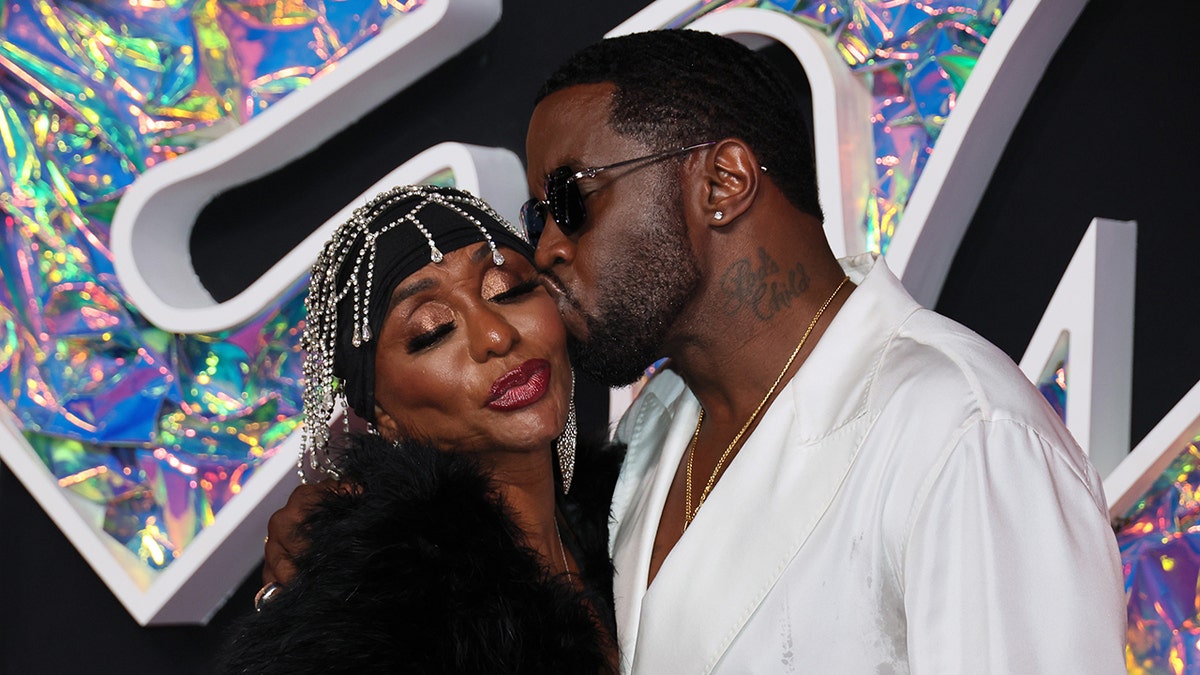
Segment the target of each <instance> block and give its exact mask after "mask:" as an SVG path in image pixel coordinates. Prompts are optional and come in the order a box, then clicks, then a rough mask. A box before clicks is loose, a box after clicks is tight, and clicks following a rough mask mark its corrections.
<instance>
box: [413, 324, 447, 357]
mask: <svg viewBox="0 0 1200 675" xmlns="http://www.w3.org/2000/svg"><path fill="white" fill-rule="evenodd" d="M452 330H454V323H453V322H450V323H444V324H442V325H440V326H438V327H437V328H434V329H433V330H430V331H426V332H424V333H421V334H420V335H418V336H416V337H414V338H412V339H411V340H409V341H408V353H409V354H412V353H415V352H419V351H421V350H422V349H425V348H426V347H432V346H433V345H435V344H437V343H438V340H441V339H442V338H444V337H446V336H447V335H449V334H450V331H452Z"/></svg>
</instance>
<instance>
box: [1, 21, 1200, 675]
mask: <svg viewBox="0 0 1200 675" xmlns="http://www.w3.org/2000/svg"><path fill="white" fill-rule="evenodd" d="M1043 1H1049V0H1043ZM645 4H647V3H646V2H644V1H643V0H609V1H607V2H597V3H584V4H579V3H568V2H559V1H557V0H520V1H519V2H518V1H516V0H509V1H508V2H506V3H505V7H504V16H503V18H502V19H501V21H500V23H499V25H498V26H497V27H496V28H495V29H494V30H493V31H492V32H491V33H489V34H488V35H487V36H485V37H484V38H483V39H482V40H481V41H480V42H478V43H477V44H475V45H474V46H472V47H470V48H468V49H467V50H466V51H465V52H464V53H462V54H461V55H459V56H458V57H456V58H454V59H453V60H451V61H449V62H447V63H446V64H444V65H443V66H442V67H440V68H438V69H437V70H435V71H434V72H433V73H431V74H430V75H429V76H427V77H425V78H424V79H422V80H421V81H420V82H418V83H417V84H416V85H414V86H413V87H411V88H410V89H409V90H407V91H405V92H403V93H401V94H400V95H398V96H397V97H395V98H394V99H393V100H391V101H389V102H388V103H386V104H384V105H383V106H381V107H380V108H379V109H378V110H376V111H375V112H373V113H371V114H369V115H368V116H367V117H366V118H364V119H363V120H362V121H361V122H360V123H359V124H357V125H355V126H354V127H352V128H350V129H348V130H346V131H345V132H344V133H342V134H340V135H339V136H338V137H336V138H335V139H333V140H332V141H330V142H329V143H327V144H326V145H325V146H323V147H321V148H319V149H318V150H316V151H315V152H313V153H312V154H311V155H310V156H308V157H306V158H304V159H302V160H300V161H298V162H297V163H296V164H295V165H293V166H291V167H288V168H286V169H284V170H283V171H281V172H280V173H279V174H277V175H274V176H270V177H267V178H265V179H263V180H260V181H257V182H256V183H255V184H253V185H251V186H247V187H245V188H242V189H239V190H235V191H233V192H231V193H229V194H228V195H225V196H224V197H222V198H221V199H218V200H217V201H215V202H214V203H213V204H212V205H210V206H209V207H208V208H207V209H206V211H205V212H204V213H203V214H202V215H201V218H200V220H199V222H198V224H197V228H196V231H197V237H196V240H195V241H194V242H193V256H194V258H195V260H196V264H197V267H198V268H199V269H200V272H201V275H202V277H203V278H204V280H205V283H206V284H208V285H209V287H210V288H211V289H212V291H213V292H214V294H216V295H218V296H223V297H228V296H229V295H232V294H234V293H236V292H237V291H238V290H240V288H241V287H243V286H244V285H245V284H246V283H248V280H249V278H250V276H249V275H250V274H252V273H254V271H255V270H260V269H263V268H265V267H266V266H267V264H269V259H270V256H272V255H276V256H277V255H279V254H281V253H282V252H283V251H285V250H287V248H289V247H290V246H291V244H292V243H295V242H296V241H299V240H300V239H302V238H303V237H304V236H305V235H306V234H307V233H308V232H310V231H311V230H312V229H314V228H315V227H317V226H318V225H319V224H320V223H321V222H323V221H324V220H325V219H326V218H327V217H328V216H329V215H331V214H333V213H334V212H335V211H336V210H337V209H338V208H339V207H340V206H341V205H342V204H344V203H346V202H347V201H349V200H350V199H352V198H353V197H355V196H356V195H358V194H359V193H360V192H361V191H362V190H364V189H365V188H366V187H367V186H369V185H370V184H372V183H373V182H374V181H375V180H377V179H378V178H379V177H380V176H382V175H384V174H385V173H386V172H387V171H389V170H391V169H393V168H394V167H395V166H397V165H398V164H399V163H401V162H402V161H404V159H406V158H408V157H411V156H413V155H415V154H417V153H418V152H420V151H421V150H424V149H425V148H427V147H429V146H431V145H433V144H435V143H437V142H440V141H444V140H454V141H462V142H468V143H476V144H480V145H492V146H503V147H507V148H510V149H512V150H514V151H515V152H517V153H518V154H519V155H522V156H523V155H524V135H525V125H526V122H527V120H528V115H529V112H530V110H531V101H532V98H533V96H534V93H535V92H536V90H537V87H538V85H539V84H540V82H541V79H542V78H543V77H544V76H545V75H546V74H547V73H548V71H549V69H550V68H552V67H553V66H554V65H556V64H557V63H558V62H559V61H561V60H562V59H563V58H565V57H566V56H567V55H568V54H570V53H571V52H572V51H574V50H575V49H577V48H579V47H581V46H583V45H585V44H588V43H590V42H593V41H595V40H597V39H599V38H600V37H601V36H602V35H603V34H604V33H605V32H606V31H608V30H609V29H611V28H612V27H614V26H616V25H617V24H618V23H620V22H621V21H623V20H624V19H626V18H628V17H629V16H630V15H632V14H633V13H634V12H636V11H637V10H638V9H640V8H641V7H643V6H644V5H645ZM1135 11H1136V12H1138V13H1139V14H1135V13H1134V12H1135ZM1151 12H1152V13H1153V15H1151ZM1198 25H1200V5H1197V4H1195V3H1193V2H1188V1H1186V0H1164V1H1163V2H1159V3H1155V5H1154V6H1153V8H1149V9H1148V8H1146V7H1144V6H1131V5H1130V4H1129V3H1122V2H1118V1H1117V0H1094V1H1093V2H1091V3H1090V4H1089V6H1088V7H1087V8H1086V9H1085V11H1084V13H1083V15H1082V17H1081V18H1080V19H1079V21H1078V22H1077V24H1076V26H1075V27H1074V29H1073V30H1072V32H1071V34H1070V36H1069V37H1068V38H1067V40H1066V41H1065V42H1064V44H1063V46H1062V48H1061V49H1060V50H1059V53H1058V55H1057V56H1056V57H1055V59H1054V61H1053V63H1052V64H1051V66H1050V68H1049V70H1048V71H1047V72H1046V74H1045V76H1044V78H1043V80H1042V84H1041V85H1040V86H1039V88H1038V90H1037V92H1036V93H1035V95H1034V97H1033V99H1032V100H1031V102H1030V103H1029V106H1028V108H1027V110H1026V112H1025V114H1024V116H1023V118H1022V120H1021V122H1020V124H1019V125H1018V127H1017V129H1016V131H1015V132H1014V134H1013V138H1012V140H1011V142H1010V143H1009V146H1008V149H1007V150H1006V152H1005V154H1004V156H1003V158H1002V159H1001V161H1000V163H999V166H998V168H997V170H996V172H995V175H994V177H993V179H992V182H991V185H990V186H989V188H988V191H987V193H986V194H985V196H984V198H983V200H982V202H981V204H980V207H979V209H978V211H977V213H976V214H975V216H974V218H973V219H972V222H971V226H970V229H969V231H968V233H967V235H966V238H965V239H964V241H963V244H962V247H961V249H960V251H959V253H958V255H957V257H956V259H955V263H954V266H953V268H952V269H951V271H950V275H949V277H948V279H947V281H946V286H945V290H944V291H943V293H942V297H941V299H940V300H939V302H938V305H937V309H938V310H939V311H941V312H943V313H945V314H947V315H949V316H951V317H953V318H956V319H958V320H960V321H962V322H963V323H965V324H967V325H968V326H970V327H972V328H974V329H975V330H977V331H978V332H980V333H982V334H983V335H984V336H985V337H987V338H989V339H991V340H992V341H994V342H996V343H997V344H998V345H999V346H1000V347H1001V348H1003V349H1004V350H1005V351H1006V352H1008V353H1009V355H1011V356H1012V357H1013V358H1014V359H1019V358H1020V356H1021V354H1022V352H1023V351H1024V349H1025V345H1026V343H1027V342H1028V340H1029V338H1030V336H1031V335H1032V334H1033V331H1034V328H1035V327H1036V325H1037V322H1038V320H1039V319H1040V317H1041V314H1042V311H1043V310H1044V309H1045V306H1046V304H1047V303H1048V302H1049V299H1050V296H1051V294H1052V293H1053V292H1054V288H1055V286H1056V285H1057V282H1058V280H1059V278H1060V276H1061V274H1062V272H1063V270H1065V269H1066V266H1067V263H1068V261H1069V260H1070V258H1071V255H1072V254H1073V253H1074V250H1075V247H1076V245H1077V244H1078V242H1079V239H1080V238H1081V237H1082V236H1083V232H1084V230H1085V229H1086V228H1087V225H1088V223H1089V222H1090V221H1091V219H1092V218H1093V217H1096V216H1103V217H1109V218H1119V219H1136V220H1138V221H1139V229H1138V275H1137V307H1136V319H1135V338H1134V339H1135V355H1134V369H1135V370H1134V378H1133V427H1132V432H1133V442H1134V443H1136V442H1137V441H1138V440H1140V439H1141V438H1142V437H1143V436H1144V435H1145V434H1146V433H1147V432H1148V431H1149V430H1150V429H1151V428H1152V427H1153V426H1154V424H1155V423H1157V421H1158V420H1159V419H1160V418H1161V417H1162V416H1163V415H1164V414H1165V413H1166V412H1167V411H1168V410H1170V408H1171V407H1172V406H1173V405H1174V404H1175V402H1176V401H1178V400H1179V398H1180V397H1181V396H1183V394H1185V393H1186V392H1187V391H1188V389H1189V388H1190V387H1191V386H1192V385H1193V384H1195V383H1196V382H1197V381H1198V380H1200V358H1197V357H1196V356H1195V353H1196V352H1195V349H1194V348H1193V347H1192V344H1191V343H1192V341H1193V340H1194V338H1193V336H1192V333H1191V328H1192V326H1191V323H1192V321H1193V320H1194V318H1195V317H1197V316H1200V298H1198V294H1197V293H1196V289H1197V287H1198V286H1200V274H1197V271H1196V268H1195V260H1196V255H1195V252H1196V251H1197V250H1198V248H1200V228H1197V227H1196V224H1195V222H1194V217H1193V215H1192V213H1191V212H1189V211H1187V208H1188V207H1187V205H1188V204H1189V203H1194V196H1192V195H1191V192H1190V191H1191V190H1192V189H1194V188H1193V186H1192V185H1191V184H1190V183H1191V182H1192V181H1194V179H1195V178H1194V177H1195V170H1194V167H1193V164H1194V161H1195V157H1196V156H1197V154H1198V151H1200V142H1198V139H1197V132H1196V130H1195V128H1194V127H1187V126H1185V121H1186V120H1191V119H1194V117H1195V113H1194V109H1189V108H1185V101H1186V100H1190V99H1191V98H1193V97H1194V96H1195V94H1194V92H1192V91H1190V90H1191V89H1193V88H1194V84H1193V81H1194V77H1192V76H1190V75H1186V74H1185V70H1184V67H1185V64H1187V63H1188V60H1187V59H1188V57H1190V56H1191V44H1192V40H1191V33H1192V32H1193V31H1194V30H1195V28H1196V26H1198ZM238 256H242V257H241V258H239V257H238ZM263 256H265V257H266V258H267V259H268V262H267V263H265V264H264V262H263ZM231 269H240V270H245V272H244V276H242V277H236V278H235V277H233V276H230V275H228V274H227V271H228V270H231ZM223 272H224V273H223ZM593 394H595V392H593ZM593 398H596V399H597V400H598V397H596V396H593ZM600 415H601V411H599V410H593V411H592V414H591V418H592V419H593V420H594V421H595V420H598V419H600ZM0 514H2V515H0V673H6V674H7V673H12V674H16V673H21V674H24V673H74V672H88V673H122V672H159V673H203V672H207V671H208V664H209V663H210V662H211V657H212V655H213V653H214V652H215V651H216V650H217V649H218V648H219V645H220V644H221V642H222V640H223V638H224V635H225V632H226V631H227V630H228V627H229V625H230V622H231V621H232V620H233V619H234V618H235V617H236V616H237V615H239V614H241V613H243V612H245V611H247V610H248V608H249V606H250V602H251V598H252V597H253V595H254V592H255V591H256V590H257V588H258V582H257V572H255V573H254V574H252V575H251V576H250V578H248V579H246V580H244V581H243V582H242V583H241V585H240V587H239V588H238V590H237V591H236V592H235V594H234V596H233V597H232V598H231V600H230V601H229V603H228V604H227V605H226V607H225V608H224V609H222V610H221V611H220V612H218V613H217V615H216V616H215V617H214V618H213V620H212V622H211V623H210V624H209V625H208V626H206V627H190V626H189V627H165V628H141V627H139V626H137V624H136V623H135V622H134V621H133V620H132V619H131V618H130V617H129V615H128V614H127V613H126V612H125V610H124V608H122V607H121V605H120V604H119V603H118V602H117V600H116V599H115V598H114V597H113V596H112V594H111V593H110V592H109V591H108V589H107V588H106V587H105V586H104V584H103V583H102V582H101V581H100V579H99V578H98V577H97V576H96V575H95V573H94V572H92V570H91V568H90V567H88V566H87V564H86V563H85V562H84V561H83V559H82V558H81V557H80V556H79V554H78V553H77V552H76V551H75V550H74V548H73V547H72V546H71V545H70V544H69V543H68V542H67V540H66V539H65V538H64V537H63V536H62V535H61V534H60V533H59V532H58V530H57V528H56V527H55V526H54V524H53V523H52V522H51V521H50V519H49V518H48V517H47V516H46V515H45V514H44V513H43V512H42V511H41V509H40V508H39V507H38V505H37V504H36V502H34V500H33V498H32V497H31V496H30V495H29V494H28V493H27V492H26V491H25V489H24V487H23V486H22V485H21V484H20V483H19V482H18V481H17V480H16V479H15V477H13V475H12V474H11V473H10V472H9V471H8V470H7V469H6V468H3V467H0ZM238 581H239V580H231V582H233V583H237V582H238Z"/></svg>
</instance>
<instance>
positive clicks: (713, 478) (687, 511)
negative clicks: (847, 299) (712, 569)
mask: <svg viewBox="0 0 1200 675" xmlns="http://www.w3.org/2000/svg"><path fill="white" fill-rule="evenodd" d="M847 281H850V277H845V276H844V277H842V281H841V283H839V284H838V285H837V288H835V289H833V294H832V295H830V296H829V297H828V298H826V300H825V304H823V305H821V309H818V310H817V313H816V315H814V316H813V318H812V321H810V322H808V329H807V330H805V331H804V335H803V336H801V337H800V343H799V344H797V345H796V348H795V349H793V350H792V355H791V356H789V357H788V360H787V363H785V364H784V365H783V370H781V371H780V372H779V377H776V378H775V382H774V383H773V384H772V385H771V388H770V389H768V390H767V395H766V396H764V397H763V400H762V401H760V402H759V404H758V407H757V408H755V409H754V412H752V413H750V419H748V420H746V423H745V424H743V425H742V428H741V430H740V431H738V432H737V435H736V436H734V437H733V440H732V441H730V442H729V446H728V447H726V448H725V452H723V453H721V458H720V459H718V460H717V466H716V467H714V468H713V470H712V474H710V475H709V477H708V482H707V483H705V485H704V492H701V493H700V502H699V503H698V504H696V508H695V509H694V510H693V509H692V464H693V462H694V460H695V458H696V441H698V440H699V439H700V425H701V424H703V423H704V408H703V407H701V408H700V418H699V419H697V420H696V431H695V432H694V433H693V434H692V442H691V443H689V444H688V449H687V453H688V460H687V487H686V489H685V491H684V494H685V495H686V496H685V500H686V503H685V504H684V512H683V529H684V530H685V531H686V530H687V528H688V525H691V524H692V520H693V519H694V518H695V517H696V514H697V513H700V507H701V506H704V500H705V499H708V493H710V492H712V489H713V486H714V485H716V484H717V476H718V475H719V474H720V473H721V467H723V466H725V460H727V459H729V455H730V453H732V452H733V449H734V448H735V447H737V444H738V441H740V440H742V436H743V435H745V433H746V430H747V429H749V428H750V425H751V424H754V420H756V419H758V414H759V413H760V412H762V409H763V408H764V407H766V405H767V401H769V400H771V396H772V395H773V394H774V393H775V389H776V388H777V387H778V386H779V383H780V382H782V381H783V376H784V375H786V374H787V371H788V370H789V369H790V368H791V367H792V363H793V362H794V361H795V360H796V355H797V354H799V353H800V350H801V349H803V348H804V343H805V342H807V341H808V336H809V335H811V334H812V332H813V328H816V326H817V322H818V321H820V320H821V315H822V314H824V313H825V310H826V309H828V308H829V305H830V303H832V302H833V299H834V298H836V297H837V294H838V293H839V292H840V291H841V290H842V286H845V285H846V282H847Z"/></svg>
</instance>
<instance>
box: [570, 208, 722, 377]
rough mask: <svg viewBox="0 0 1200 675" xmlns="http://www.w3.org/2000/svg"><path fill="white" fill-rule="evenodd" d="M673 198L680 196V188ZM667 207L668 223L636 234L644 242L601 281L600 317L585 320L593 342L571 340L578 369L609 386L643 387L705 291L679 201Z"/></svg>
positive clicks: (648, 226) (657, 222)
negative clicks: (674, 328) (691, 305)
mask: <svg viewBox="0 0 1200 675" xmlns="http://www.w3.org/2000/svg"><path fill="white" fill-rule="evenodd" d="M671 192H676V195H678V188H676V189H675V190H672V191H671ZM662 203H663V205H664V206H665V208H663V209H662V210H661V211H659V212H660V213H662V214H664V217H663V218H660V219H658V220H655V221H651V222H648V223H645V224H644V225H643V226H641V227H640V228H631V231H633V232H636V233H637V238H638V241H636V242H633V245H631V246H629V247H628V249H627V255H625V256H622V257H621V259H620V260H614V261H613V263H612V265H611V266H610V267H609V268H608V270H607V272H606V274H605V275H604V276H603V277H602V278H601V279H599V280H598V281H597V291H598V292H597V293H596V294H595V297H596V298H597V307H596V311H595V313H594V314H588V315H586V316H585V322H586V324H587V335H588V339H587V341H586V342H583V341H581V340H579V339H577V338H575V337H574V336H571V335H568V336H567V348H568V349H569V350H570V354H571V362H572V363H573V364H574V366H575V367H576V368H577V369H578V370H579V371H580V372H582V373H583V374H584V375H586V376H587V377H589V378H591V379H593V380H595V381H597V382H599V383H601V384H604V385H606V386H610V387H620V386H624V385H627V384H630V383H632V382H635V381H637V379H638V378H639V377H641V376H642V373H643V372H645V370H646V368H647V367H649V366H650V365H651V364H652V363H654V361H655V360H657V359H658V358H660V357H662V356H665V354H663V343H664V342H665V339H666V336H667V334H668V333H669V331H670V329H671V328H672V326H673V325H674V323H675V321H676V320H677V319H678V318H679V315H680V314H681V313H682V312H683V309H684V306H685V305H686V304H687V302H688V301H689V300H690V299H691V298H692V296H693V295H694V294H695V293H696V289H697V288H698V287H699V286H700V268H699V266H698V265H697V264H696V259H695V257H694V256H693V255H692V247H691V242H690V241H688V238H687V232H686V226H685V225H684V223H683V214H682V207H681V206H679V199H678V197H677V196H676V198H674V199H670V198H667V199H664V200H663V201H662ZM672 206H674V207H675V208H673V209H672V208H670V207H672Z"/></svg>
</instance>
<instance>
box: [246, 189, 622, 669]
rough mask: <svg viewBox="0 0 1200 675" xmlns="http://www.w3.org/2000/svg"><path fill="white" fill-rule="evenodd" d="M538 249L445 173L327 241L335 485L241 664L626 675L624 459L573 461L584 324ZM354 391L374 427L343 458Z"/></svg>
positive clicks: (386, 200) (316, 335) (323, 351)
mask: <svg viewBox="0 0 1200 675" xmlns="http://www.w3.org/2000/svg"><path fill="white" fill-rule="evenodd" d="M532 257H533V249H532V248H531V247H530V245H529V243H528V242H527V241H526V239H525V235H524V233H523V232H521V231H518V230H517V229H515V228H514V227H512V226H511V225H509V224H508V223H507V222H505V221H504V219H503V218H501V217H500V216H499V215H498V214H496V213H495V211H493V210H492V209H491V208H490V207H489V206H487V204H485V203H484V202H482V201H480V200H478V199H476V198H474V197H472V196H471V195H469V194H467V193H465V192H461V191H458V190H454V189H448V188H434V187H427V186H405V187H400V188H396V189H393V190H391V191H389V192H386V193H383V194H381V195H379V196H378V197H376V198H375V199H374V200H372V201H371V202H370V203H369V204H368V205H366V206H365V207H363V208H361V209H359V210H357V211H356V212H355V214H354V216H353V218H351V220H350V221H349V222H347V223H346V224H344V225H342V226H341V227H340V228H339V229H338V230H337V232H336V233H335V234H334V235H333V238H332V239H331V240H330V241H329V242H328V244H326V246H325V248H324V250H323V251H322V253H321V256H320V257H319V258H318V260H317V263H316V265H315V266H314V267H313V272H312V279H311V281H310V286H309V296H308V301H307V309H308V320H307V324H306V326H305V332H304V339H303V342H302V344H303V345H304V348H305V350H306V352H307V358H306V361H305V365H304V375H305V383H306V384H305V398H304V408H305V416H306V421H305V430H304V450H303V452H302V458H303V457H304V456H308V458H309V460H310V463H311V467H312V468H314V469H317V470H319V471H321V472H323V473H325V474H327V475H328V476H330V477H333V478H335V479H337V481H338V482H336V483H334V484H333V485H334V486H335V487H332V488H329V489H322V490H317V494H318V495H319V496H318V499H317V503H316V506H315V507H314V508H313V510H312V511H311V512H309V515H308V517H307V518H306V520H305V522H304V524H303V528H302V534H303V536H304V537H305V538H306V539H307V540H308V546H307V548H306V549H305V550H304V552H303V553H301V554H299V555H298V556H296V557H295V559H294V561H293V562H294V563H295V566H296V572H295V576H294V577H293V578H292V579H291V580H289V581H288V583H287V586H286V588H283V587H280V586H276V585H269V586H268V587H267V589H265V590H266V591H267V592H266V594H265V595H266V597H267V598H268V599H269V601H267V602H263V603H261V604H260V610H261V611H259V612H258V613H256V614H255V615H253V616H251V617H248V618H247V619H246V620H245V622H244V623H243V624H242V625H241V626H240V627H239V632H238V634H237V636H236V637H235V639H234V640H233V642H232V644H231V646H230V648H229V649H228V650H227V652H226V653H225V654H224V655H223V656H224V658H223V662H224V666H223V667H224V669H225V670H226V671H228V672H239V673H262V672H280V673H295V672H317V671H320V672H410V671H413V672H473V673H474V672H478V673H483V672H487V673H503V672H570V673H589V672H612V671H615V663H616V653H615V647H614V646H613V645H614V644H615V640H614V639H613V635H614V625H613V620H612V616H611V573H612V570H611V566H610V563H609V560H608V557H607V552H606V540H607V515H608V503H609V497H610V496H611V489H612V483H613V481H614V480H615V475H616V471H617V467H618V464H619V461H620V459H619V456H618V455H619V452H618V451H615V450H614V451H608V452H591V453H589V452H585V451H584V450H583V449H581V450H580V452H579V457H578V463H579V466H578V469H576V468H575V461H576V459H575V454H576V453H575V447H574V446H575V430H574V422H575V420H574V403H573V401H572V394H573V388H574V381H573V375H572V373H571V369H570V364H569V362H568V359H567V354H566V346H565V331H564V329H563V325H562V322H561V320H560V318H559V315H558V312H557V310H556V308H555V305H554V303H553V301H552V300H551V299H550V297H549V295H548V294H547V293H546V291H545V290H544V289H543V288H542V287H541V286H540V284H539V282H538V278H537V271H536V270H535V269H534V267H533V265H532V263H531V262H530V261H531V259H532ZM342 402H344V404H345V405H347V406H348V407H349V408H351V409H352V410H353V411H354V412H355V413H356V414H357V415H358V416H359V417H361V418H363V419H364V420H366V421H367V422H368V423H370V425H371V429H372V433H370V434H364V435H359V436H352V437H349V440H348V442H346V443H344V444H342V445H344V447H343V448H341V449H340V450H338V451H334V450H331V448H330V443H329V422H330V420H331V419H332V417H333V416H334V414H335V409H336V407H337V404H338V403H342ZM556 465H557V467H558V471H557V472H556V470H555V469H556ZM574 473H579V474H580V475H586V479H585V480H583V481H581V482H580V484H578V485H574V486H572V482H573V481H572V475H573V474H574ZM261 595H263V594H260V596H261Z"/></svg>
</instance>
